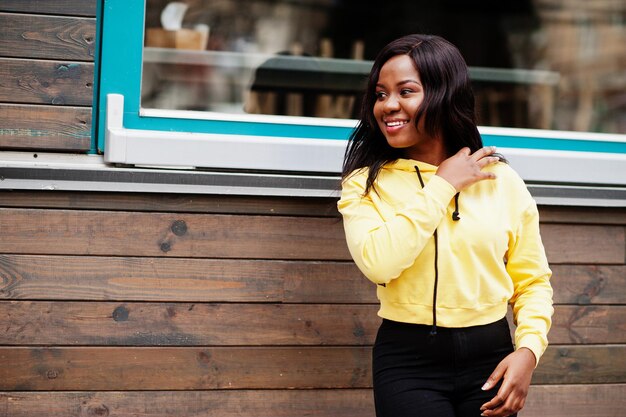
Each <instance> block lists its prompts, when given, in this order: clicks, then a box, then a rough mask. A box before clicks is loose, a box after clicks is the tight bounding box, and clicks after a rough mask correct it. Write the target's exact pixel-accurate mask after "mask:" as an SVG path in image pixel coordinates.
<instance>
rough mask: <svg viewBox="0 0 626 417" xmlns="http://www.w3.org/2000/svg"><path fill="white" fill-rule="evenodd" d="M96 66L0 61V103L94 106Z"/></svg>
mask: <svg viewBox="0 0 626 417" xmlns="http://www.w3.org/2000/svg"><path fill="white" fill-rule="evenodd" d="M93 68H94V67H93V64H92V63H85V62H61V61H37V60H28V59H13V58H0V101H3V102H9V103H29V104H56V105H67V106H91V104H92V97H93V74H94V71H93Z"/></svg>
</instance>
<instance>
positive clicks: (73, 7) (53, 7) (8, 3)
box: [0, 0, 96, 17]
mask: <svg viewBox="0 0 626 417" xmlns="http://www.w3.org/2000/svg"><path fill="white" fill-rule="evenodd" d="M0 11H6V12H32V13H42V14H59V15H69V16H92V17H93V16H95V15H96V1H95V0H54V1H50V0H28V1H24V0H2V1H1V2H0Z"/></svg>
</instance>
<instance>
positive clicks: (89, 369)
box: [0, 329, 371, 390]
mask: <svg viewBox="0 0 626 417" xmlns="http://www.w3.org/2000/svg"><path fill="white" fill-rule="evenodd" d="M257 331H262V330H261V329H257ZM369 363H370V350H369V349H368V348H340V347H336V348H334V347H327V348H276V347H272V348H109V347H106V348H50V349H28V348H6V347H0V390H112V389H114V390H179V389H180V390H189V389H246V388H251V389H273V388H362V387H369V385H370V380H371V377H370V372H369Z"/></svg>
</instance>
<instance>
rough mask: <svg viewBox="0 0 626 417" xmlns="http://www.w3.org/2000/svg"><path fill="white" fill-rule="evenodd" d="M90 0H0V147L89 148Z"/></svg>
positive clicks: (92, 42) (92, 33) (92, 3)
mask: <svg viewBox="0 0 626 417" xmlns="http://www.w3.org/2000/svg"><path fill="white" fill-rule="evenodd" d="M95 15H96V2H95V1H93V0H92V1H69V0H65V1H46V0H28V1H21V0H0V149H7V150H37V151H42V150H46V151H64V152H81V151H87V150H89V149H90V148H91V124H92V121H91V105H92V98H93V80H94V65H93V60H94V50H95V41H96V39H95V32H96V19H95Z"/></svg>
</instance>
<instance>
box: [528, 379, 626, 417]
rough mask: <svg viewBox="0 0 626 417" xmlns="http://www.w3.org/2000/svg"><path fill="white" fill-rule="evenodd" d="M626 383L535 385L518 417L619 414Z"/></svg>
mask: <svg viewBox="0 0 626 417" xmlns="http://www.w3.org/2000/svg"><path fill="white" fill-rule="evenodd" d="M625 396H626V385H622V384H611V385H533V386H531V387H530V393H529V395H528V398H527V401H526V405H525V406H524V409H523V410H522V412H520V413H519V417H548V416H549V417H591V416H598V417H620V416H622V415H623V414H624V398H625Z"/></svg>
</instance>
